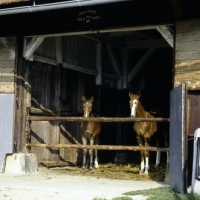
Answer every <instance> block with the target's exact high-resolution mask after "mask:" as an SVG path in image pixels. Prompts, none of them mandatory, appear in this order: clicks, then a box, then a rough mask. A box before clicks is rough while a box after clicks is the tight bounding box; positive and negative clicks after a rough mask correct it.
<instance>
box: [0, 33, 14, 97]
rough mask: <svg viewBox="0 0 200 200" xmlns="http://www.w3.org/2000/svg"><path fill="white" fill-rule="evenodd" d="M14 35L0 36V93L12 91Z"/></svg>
mask: <svg viewBox="0 0 200 200" xmlns="http://www.w3.org/2000/svg"><path fill="white" fill-rule="evenodd" d="M15 43H16V41H15V37H0V93H14V72H15V48H16V44H15Z"/></svg>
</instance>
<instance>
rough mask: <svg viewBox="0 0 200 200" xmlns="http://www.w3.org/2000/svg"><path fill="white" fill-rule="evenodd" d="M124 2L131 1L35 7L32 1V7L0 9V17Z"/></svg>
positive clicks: (95, 0)
mask: <svg viewBox="0 0 200 200" xmlns="http://www.w3.org/2000/svg"><path fill="white" fill-rule="evenodd" d="M125 1H132V0H71V1H63V2H56V3H49V4H39V5H36V4H35V3H34V2H35V1H33V5H32V6H22V7H12V8H5V9H0V16H2V15H12V14H21V13H32V12H41V11H48V10H56V9H64V8H73V7H82V6H95V5H100V4H107V3H118V2H125Z"/></svg>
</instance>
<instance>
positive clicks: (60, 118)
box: [26, 116, 170, 152]
mask: <svg viewBox="0 0 200 200" xmlns="http://www.w3.org/2000/svg"><path fill="white" fill-rule="evenodd" d="M26 120H27V121H76V122H77V121H78V122H81V121H99V122H169V121H170V119H169V118H131V117H89V118H87V117H72V116H67V117H66V116H27V117H26ZM26 147H28V148H30V147H41V148H75V149H97V150H132V151H140V150H143V151H161V152H166V151H169V148H157V147H145V146H142V147H141V146H113V145H111V146H110V145H92V146H91V145H81V144H32V143H27V144H26Z"/></svg>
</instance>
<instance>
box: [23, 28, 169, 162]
mask: <svg viewBox="0 0 200 200" xmlns="http://www.w3.org/2000/svg"><path fill="white" fill-rule="evenodd" d="M155 27H156V26H155ZM155 27H154V28H152V29H149V27H146V29H147V30H144V29H145V28H143V30H138V29H137V28H127V29H122V30H121V29H116V30H112V31H102V33H101V31H99V32H97V33H95V34H94V31H92V32H91V33H89V31H88V33H87V32H85V33H81V32H80V33H79V34H78V33H76V34H74V35H73V34H72V33H69V34H64V35H63V36H62V37H60V35H59V36H58V37H57V36H55V35H54V36H52V37H51V36H49V35H48V37H46V38H45V39H44V40H43V41H41V44H40V45H39V47H38V48H37V49H36V50H35V51H34V54H33V56H32V57H31V58H32V59H33V61H34V62H32V66H31V67H30V66H29V67H30V68H29V69H31V70H32V72H29V73H30V74H31V76H32V75H34V77H33V76H32V77H31V78H30V79H32V83H31V85H32V91H31V93H32V94H31V96H32V106H35V107H37V108H38V109H41V108H42V109H43V110H44V109H52V108H53V109H60V108H59V107H58V101H62V103H63V104H62V105H65V104H66V107H62V109H61V112H60V114H61V115H67V116H70V115H71V116H81V115H82V112H83V111H82V100H81V97H82V95H83V94H85V95H86V96H87V98H90V97H91V95H94V97H95V106H94V108H95V110H96V111H98V112H99V113H100V116H104V117H120V116H121V117H128V116H130V108H129V96H128V92H129V91H130V90H131V91H132V92H133V93H138V92H140V94H141V101H142V104H143V105H144V108H145V110H147V111H150V109H151V108H155V107H162V108H163V110H164V115H163V117H169V107H170V105H169V99H170V98H169V94H170V91H171V89H172V67H173V48H172V47H171V45H170V44H169V43H168V41H167V40H166V39H165V37H164V36H163V35H162V34H161V33H160V32H159V31H158V30H157V29H156V28H155ZM168 28H169V29H168V30H170V31H171V33H172V34H173V27H168ZM170 31H169V32H170ZM103 32H104V33H103ZM32 39H34V37H33V38H30V37H29V38H26V39H25V40H26V42H27V43H26V45H27V44H28V43H29V42H30V41H31V40H32ZM39 39H41V38H40V37H38V41H39ZM61 55H62V56H61ZM55 58H58V59H55ZM99 59H101V60H99ZM29 64H30V63H29ZM55 66H56V67H55ZM41 69H42V70H44V74H45V79H43V78H42V76H44V74H42V73H41ZM45 69H47V70H45ZM48 73H50V75H49V77H48ZM55 77H56V78H55ZM37 80H41V83H42V84H43V82H44V87H41V85H40V84H37V82H36V81H37ZM30 82H31V81H30ZM39 82H40V81H39ZM48 84H49V85H48ZM47 85H48V87H47ZM49 86H51V87H49ZM58 88H59V90H58ZM45 90H48V92H47V94H48V95H47V96H46V93H45V92H44V91H45ZM38 94H40V95H39V96H38ZM41 96H42V97H41ZM33 98H34V99H33ZM34 102H37V104H35V103H34ZM48 102H51V104H49V103H48ZM40 125H41V126H42V123H41V124H40ZM40 125H39V123H38V122H36V123H35V124H32V128H33V129H35V135H39V138H41V141H43V142H45V140H46V139H43V138H44V137H48V133H45V132H44V131H43V132H42V131H41V130H40V128H38V127H40ZM34 126H35V127H34ZM47 126H49V125H47ZM55 126H60V130H61V132H60V136H59V133H57V134H58V139H59V141H58V142H61V143H67V144H68V143H73V142H79V143H81V137H80V129H79V125H78V123H67V122H64V123H61V124H60V125H58V124H55ZM36 127H37V128H36ZM132 127H133V124H132V123H104V124H103V128H102V132H101V139H100V144H102V145H106V144H108V145H137V142H136V138H135V133H134V131H133V128H132ZM41 128H42V127H41ZM49 129H52V133H53V131H54V130H53V126H52V127H49ZM46 130H48V128H47V129H46ZM57 130H58V129H57ZM36 139H37V138H36ZM49 141H51V139H50V138H49ZM151 144H152V146H155V143H154V140H153V139H152V143H151ZM32 151H33V152H37V153H38V151H36V150H35V148H32ZM47 151H48V149H47V150H46V149H45V151H44V154H43V153H40V154H39V158H40V160H43V161H45V159H47V160H48V161H49V160H50V162H53V161H52V160H54V159H55V158H56V162H58V160H59V159H61V161H62V162H68V163H76V164H80V163H81V151H74V150H70V149H62V150H61V151H56V152H55V151H54V152H53V151H52V152H53V153H52V152H51V151H48V153H47ZM125 153H127V156H126V158H127V160H126V161H127V162H129V161H132V160H134V159H135V158H136V157H138V155H139V152H125ZM53 154H54V155H53ZM55 154H59V155H58V156H57V155H55ZM153 154H154V153H152V155H153ZM47 155H48V156H47ZM135 155H136V156H135ZM115 157H116V152H115V151H100V160H101V161H102V163H108V162H113V161H114V160H115ZM165 160H166V159H165ZM59 162H60V161H59ZM152 162H155V156H152Z"/></svg>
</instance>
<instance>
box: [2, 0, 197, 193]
mask: <svg viewBox="0 0 200 200" xmlns="http://www.w3.org/2000/svg"><path fill="white" fill-rule="evenodd" d="M197 7H198V6H197V4H196V3H195V1H189V0H174V1H170V0H162V1H158V0H149V1H144V0H136V1H133V0H99V1H96V0H79V1H75V0H70V1H67V0H66V1H58V0H46V1H40V0H9V1H7V0H0V30H1V31H0V47H1V48H0V71H1V72H0V102H1V115H0V119H1V120H0V124H1V126H0V146H1V147H0V166H1V170H2V171H3V166H4V165H5V163H4V159H5V154H8V153H27V152H30V153H36V155H37V158H38V161H39V162H41V163H45V164H47V165H69V164H74V165H78V164H80V163H81V161H82V154H81V151H80V149H78V148H77V149H76V148H53V146H48V147H46V148H38V146H39V145H41V144H54V145H56V144H58V145H59V144H69V145H70V144H76V145H81V135H80V126H79V124H80V121H77V120H73V121H67V120H64V119H66V117H81V116H83V107H82V96H83V95H85V96H86V97H87V98H90V97H91V96H94V99H95V100H94V106H93V109H94V110H95V112H96V113H98V114H99V115H100V116H102V117H105V118H116V117H118V118H126V117H129V116H130V108H129V96H128V93H129V91H132V92H133V93H138V92H139V93H140V94H141V102H142V104H143V106H144V108H145V110H148V111H150V110H151V109H154V108H157V107H160V108H162V109H163V115H162V116H160V117H162V118H169V119H170V122H161V123H167V124H169V129H170V131H169V132H170V137H169V144H170V175H173V176H170V185H171V186H172V187H174V188H176V189H177V190H178V191H179V192H181V193H186V192H187V187H188V185H190V184H191V174H192V159H193V140H192V138H193V137H194V131H195V130H196V129H197V128H198V127H199V125H200V122H199V118H200V112H199V104H200V101H199V94H200V93H199V90H200V81H199V70H200V55H199V40H200V35H199V28H200V19H198V18H199V17H200V16H199V12H198V9H197ZM48 117H51V120H49V119H50V118H48ZM59 117H60V118H59ZM76 119H77V118H76ZM132 126H133V123H130V121H129V122H127V123H121V122H120V121H119V122H116V121H113V122H112V123H102V131H101V140H100V144H102V145H113V146H115V145H124V146H126V145H128V146H134V145H137V141H136V137H135V133H134V131H133V128H132ZM27 144H29V145H27ZM34 145H35V146H34ZM37 145H38V146H37ZM152 146H155V144H154V143H152ZM116 155H117V154H116V152H115V151H107V150H104V151H100V159H101V161H102V162H104V163H106V162H112V161H113V160H114V159H115V158H116ZM126 155H127V157H126V159H132V153H131V152H130V151H129V152H127V154H126Z"/></svg>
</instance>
